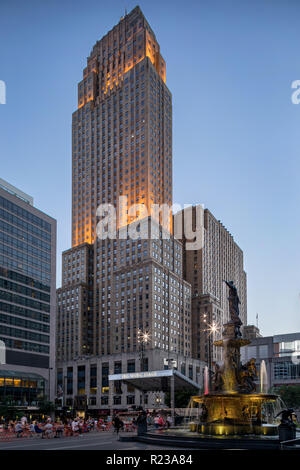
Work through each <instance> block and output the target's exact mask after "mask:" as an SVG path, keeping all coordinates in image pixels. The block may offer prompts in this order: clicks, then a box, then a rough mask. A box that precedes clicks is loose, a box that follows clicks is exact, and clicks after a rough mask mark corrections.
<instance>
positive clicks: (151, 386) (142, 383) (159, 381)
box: [108, 369, 200, 393]
mask: <svg viewBox="0 0 300 470" xmlns="http://www.w3.org/2000/svg"><path fill="white" fill-rule="evenodd" d="M172 377H174V390H175V391H181V390H188V391H190V392H191V393H194V392H195V391H197V390H199V389H200V385H199V384H197V383H196V382H194V381H193V380H191V379H190V378H189V377H186V376H185V375H183V374H181V373H180V372H178V370H175V369H168V370H155V371H145V372H128V373H125V374H113V375H109V377H108V380H110V381H117V380H119V381H122V382H124V383H127V384H130V385H132V386H133V387H135V388H137V389H139V390H141V391H142V392H168V391H169V390H170V386H171V378H172Z"/></svg>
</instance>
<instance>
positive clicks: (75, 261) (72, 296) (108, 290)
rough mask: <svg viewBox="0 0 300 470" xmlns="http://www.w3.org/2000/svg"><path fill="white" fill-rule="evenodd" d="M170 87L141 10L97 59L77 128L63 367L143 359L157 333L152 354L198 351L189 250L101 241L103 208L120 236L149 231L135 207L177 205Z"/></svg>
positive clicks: (61, 317)
mask: <svg viewBox="0 0 300 470" xmlns="http://www.w3.org/2000/svg"><path fill="white" fill-rule="evenodd" d="M165 81H166V71H165V61H164V60H163V58H162V56H161V54H160V47H159V44H158V42H157V40H156V37H155V34H154V33H153V31H152V29H151V28H150V26H149V24H148V22H147V21H146V19H145V17H144V16H143V14H142V12H141V10H140V8H139V7H136V8H135V9H134V10H132V11H131V12H130V13H129V14H128V15H126V16H125V17H124V18H122V19H121V21H120V22H119V24H118V25H116V26H115V27H114V28H113V29H112V30H111V31H109V32H108V33H107V34H106V35H105V36H104V37H103V38H102V39H101V40H100V41H97V43H96V44H95V46H94V47H93V49H92V52H91V54H90V56H89V57H88V60H87V67H86V68H85V69H84V71H83V80H82V81H81V82H80V83H79V84H78V109H77V110H76V111H75V112H74V113H73V122H72V143H73V147H72V175H73V178H72V248H71V250H67V251H66V252H64V253H63V272H62V289H59V290H58V296H57V301H58V305H57V312H58V318H57V325H58V331H57V345H58V351H57V356H58V359H59V360H70V359H72V358H76V357H78V356H82V355H86V354H94V355H96V356H98V355H101V356H103V355H109V354H122V353H123V352H124V353H128V352H134V351H138V349H139V332H140V331H143V332H147V333H149V338H150V340H149V343H148V345H147V347H148V348H149V349H151V348H158V349H161V350H163V351H172V352H175V353H177V354H183V355H187V356H188V355H190V353H191V343H190V302H191V299H190V286H189V284H188V283H187V282H185V281H184V280H183V279H182V245H181V242H179V241H178V240H175V239H174V238H173V237H172V236H171V237H170V238H169V239H168V240H162V239H161V236H160V237H159V239H158V240H151V239H141V238H138V239H136V240H133V239H130V237H128V238H127V239H125V240H124V239H120V237H119V236H118V233H117V236H116V238H115V239H111V240H110V239H106V240H102V239H99V237H97V236H96V226H97V222H98V219H97V214H96V212H97V208H98V207H99V205H101V204H107V203H110V204H112V205H113V206H114V207H115V208H116V211H117V229H120V228H123V227H124V226H125V227H128V226H129V225H130V224H132V223H133V222H134V221H135V220H136V219H142V218H143V219H144V220H147V223H148V218H147V217H145V212H144V210H139V208H138V212H137V213H136V214H133V215H132V213H130V210H129V211H128V208H130V207H131V206H132V205H135V204H142V205H143V208H145V209H146V210H147V213H148V214H149V215H150V214H151V208H152V205H153V204H157V205H163V204H165V205H166V206H168V207H171V205H172V98H171V93H170V91H169V90H168V88H167V86H166V84H165ZM120 196H122V197H123V200H122V203H120V199H119V198H120ZM124 198H126V202H127V204H125V203H124ZM121 204H123V205H121ZM124 205H125V207H124ZM152 215H153V213H152ZM153 219H154V220H155V219H156V222H157V230H158V231H159V232H160V233H161V232H162V229H163V228H165V229H169V230H170V231H171V217H169V221H167V222H166V220H165V219H164V216H163V215H162V214H161V213H160V214H158V215H156V216H155V215H153ZM149 223H150V222H149ZM169 223H170V225H169ZM91 259H92V262H91ZM91 265H92V267H91Z"/></svg>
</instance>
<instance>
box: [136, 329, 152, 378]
mask: <svg viewBox="0 0 300 470" xmlns="http://www.w3.org/2000/svg"><path fill="white" fill-rule="evenodd" d="M149 341H150V334H149V333H148V332H147V331H146V332H144V331H141V330H138V343H139V345H140V364H141V366H140V368H141V371H144V366H145V346H146V344H148V343H149Z"/></svg>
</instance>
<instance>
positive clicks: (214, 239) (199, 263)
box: [176, 206, 247, 364]
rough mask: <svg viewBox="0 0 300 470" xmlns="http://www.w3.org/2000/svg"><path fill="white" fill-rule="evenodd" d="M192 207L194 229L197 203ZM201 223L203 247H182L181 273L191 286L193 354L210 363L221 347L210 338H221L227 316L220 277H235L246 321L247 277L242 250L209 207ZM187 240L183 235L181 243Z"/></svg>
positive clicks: (241, 312) (241, 310)
mask: <svg viewBox="0 0 300 470" xmlns="http://www.w3.org/2000/svg"><path fill="white" fill-rule="evenodd" d="M191 211H192V214H191V219H192V228H193V230H194V231H195V229H196V216H197V209H196V206H193V207H192V209H191ZM176 217H178V215H177V216H176ZM203 225H204V233H203V244H202V247H201V248H200V249H198V250H187V249H184V253H183V260H184V261H183V277H184V279H185V280H186V281H187V282H188V283H190V284H191V286H192V328H191V329H192V345H193V346H192V348H193V349H192V355H193V357H195V358H199V359H201V360H203V361H207V362H208V363H210V364H212V363H213V362H218V361H220V360H222V348H217V347H214V346H213V342H214V340H215V339H219V338H220V336H221V333H222V325H223V324H224V323H226V322H228V321H229V320H230V316H229V303H228V300H227V297H228V288H227V286H226V284H225V283H224V281H223V280H226V281H231V280H232V281H234V284H235V285H236V287H237V290H238V295H239V298H240V301H241V303H240V317H241V320H242V322H243V324H244V325H246V324H247V279H246V273H245V271H244V260H243V252H242V250H241V249H240V247H239V246H238V245H237V244H236V242H235V241H234V239H233V237H232V235H231V234H230V233H229V232H228V230H227V229H226V228H225V227H224V225H223V224H222V223H221V222H220V221H219V220H217V219H216V218H215V217H214V216H213V214H212V213H211V212H210V211H209V210H208V209H205V210H204V214H203ZM183 226H184V221H183ZM183 233H185V230H184V231H183ZM186 241H187V240H186V239H185V238H183V246H184V247H186Z"/></svg>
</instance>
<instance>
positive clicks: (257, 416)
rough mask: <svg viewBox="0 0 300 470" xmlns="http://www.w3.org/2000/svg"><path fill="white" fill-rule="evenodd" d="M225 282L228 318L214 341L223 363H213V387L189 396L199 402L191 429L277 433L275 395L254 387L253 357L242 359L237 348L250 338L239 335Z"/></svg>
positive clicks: (234, 303)
mask: <svg viewBox="0 0 300 470" xmlns="http://www.w3.org/2000/svg"><path fill="white" fill-rule="evenodd" d="M224 282H226V284H227V286H228V287H229V297H228V301H229V311H230V321H229V322H228V323H226V324H224V325H223V327H224V330H223V332H222V339H221V340H219V341H215V342H214V344H215V345H216V346H218V347H222V348H224V355H223V357H224V363H223V365H222V366H219V365H218V364H216V365H215V373H214V375H213V377H212V387H211V388H212V390H211V391H209V392H208V393H205V394H204V395H201V396H193V397H192V399H191V402H192V406H198V407H199V408H200V409H199V412H200V413H199V422H193V423H190V430H191V431H198V432H199V433H201V434H209V435H245V434H258V435H276V434H277V433H278V427H277V425H275V424H274V421H272V410H273V411H274V412H273V415H274V414H275V412H276V409H275V408H276V404H278V396H277V395H272V394H267V393H258V392H257V391H256V384H255V379H256V377H257V370H256V366H255V359H250V361H249V362H247V363H246V364H242V363H241V359H240V348H241V347H242V346H246V345H247V344H250V343H251V341H249V340H247V339H244V338H242V334H241V331H240V327H241V326H242V322H241V319H240V316H239V303H240V300H239V297H238V293H237V289H236V287H235V286H234V283H233V282H232V281H229V282H228V281H224Z"/></svg>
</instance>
